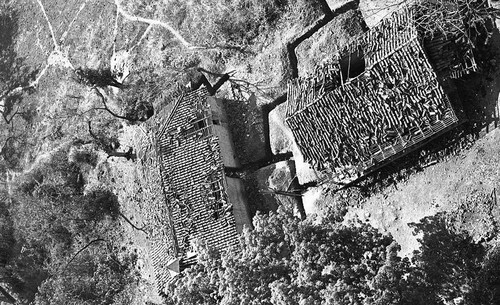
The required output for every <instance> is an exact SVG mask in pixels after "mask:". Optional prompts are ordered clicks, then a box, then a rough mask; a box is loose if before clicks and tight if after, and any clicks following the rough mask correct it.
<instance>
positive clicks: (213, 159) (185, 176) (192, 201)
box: [139, 87, 251, 294]
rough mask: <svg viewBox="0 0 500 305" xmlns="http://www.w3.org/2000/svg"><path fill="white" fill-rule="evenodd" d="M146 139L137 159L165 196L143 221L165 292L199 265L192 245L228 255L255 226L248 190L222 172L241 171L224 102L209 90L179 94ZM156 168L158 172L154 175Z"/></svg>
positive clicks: (157, 117) (159, 286)
mask: <svg viewBox="0 0 500 305" xmlns="http://www.w3.org/2000/svg"><path fill="white" fill-rule="evenodd" d="M152 120H153V121H154V123H153V126H154V127H150V128H149V130H147V131H146V134H147V136H144V137H143V139H142V142H143V144H141V147H142V149H141V151H140V153H139V158H140V160H141V161H142V162H143V167H144V168H148V169H149V172H148V173H146V176H148V177H151V184H152V185H151V186H152V187H156V190H157V192H161V193H160V194H158V195H160V196H161V197H160V198H156V199H154V200H152V201H151V202H150V203H149V206H148V209H147V211H146V213H145V214H146V215H145V218H146V220H147V227H148V229H149V233H150V234H149V252H150V257H151V261H152V268H153V272H154V275H155V279H156V285H157V289H158V291H159V293H160V294H162V293H164V292H165V288H166V286H167V284H168V283H169V282H171V281H172V280H173V279H175V277H176V276H177V275H178V274H179V273H180V272H182V271H183V270H184V269H185V268H187V267H189V266H191V265H192V264H194V263H196V256H197V253H196V252H195V248H194V247H193V243H195V242H196V241H197V240H199V241H201V242H203V243H204V244H206V245H207V246H209V247H210V248H212V249H214V250H219V251H223V250H225V249H228V248H230V247H232V246H234V245H236V244H237V242H238V239H237V236H238V232H241V231H242V229H243V226H245V225H248V226H250V224H251V221H250V216H249V213H248V209H247V205H246V200H245V195H244V187H243V184H242V182H241V180H240V179H237V178H230V177H227V176H226V175H225V172H224V168H225V166H228V167H232V168H237V167H239V163H238V160H237V159H236V158H235V154H234V150H233V145H232V141H231V137H230V133H229V130H228V129H227V118H226V115H225V112H224V109H223V106H222V103H221V100H220V99H218V98H216V97H214V96H210V95H209V92H208V91H207V89H206V88H205V87H202V88H200V89H197V90H194V91H191V92H188V93H182V94H181V95H180V96H179V97H178V98H177V99H176V100H175V101H173V102H171V103H170V104H169V105H168V106H167V107H166V108H165V109H163V110H162V111H161V112H159V113H158V114H157V115H155V116H154V117H153V118H152ZM157 170H158V171H157Z"/></svg>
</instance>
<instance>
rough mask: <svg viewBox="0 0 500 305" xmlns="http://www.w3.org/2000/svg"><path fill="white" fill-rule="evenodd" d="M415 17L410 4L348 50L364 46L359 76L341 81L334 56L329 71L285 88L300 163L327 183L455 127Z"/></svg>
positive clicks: (345, 178)
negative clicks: (327, 177) (327, 179)
mask: <svg viewBox="0 0 500 305" xmlns="http://www.w3.org/2000/svg"><path fill="white" fill-rule="evenodd" d="M413 18H414V17H413V9H412V8H411V7H407V8H405V9H403V10H401V11H399V12H397V13H396V14H394V15H393V16H392V17H391V18H389V19H387V20H384V21H382V22H381V23H380V24H379V25H378V26H377V27H376V28H374V29H372V30H371V31H369V32H367V33H366V34H365V35H363V36H362V37H360V38H359V40H358V41H357V43H358V44H354V46H353V47H351V48H350V49H349V50H348V51H346V52H359V48H358V47H359V46H361V48H362V50H363V52H364V60H365V65H366V68H365V71H364V72H362V73H361V74H360V75H359V76H357V77H354V78H351V79H349V80H347V81H345V82H344V83H343V84H341V82H340V81H339V78H340V76H339V75H340V73H341V72H340V70H341V68H340V67H339V65H336V64H335V62H336V60H338V57H337V58H334V60H333V64H331V65H330V67H328V68H327V69H324V70H326V71H329V72H323V73H320V74H316V75H314V76H312V77H310V78H308V79H296V80H293V81H291V82H290V83H289V87H288V109H287V118H286V122H287V123H288V125H289V126H290V128H291V129H292V132H293V134H294V137H295V139H296V142H297V145H298V146H299V148H300V150H301V152H302V154H303V155H304V158H305V160H306V161H309V162H310V163H312V164H313V165H314V166H315V168H316V169H318V170H320V171H322V172H324V173H327V174H329V175H330V177H331V178H333V179H337V180H342V181H344V182H345V181H351V180H352V179H355V178H357V177H359V176H360V175H363V174H366V173H367V172H370V171H372V170H374V169H376V168H378V167H379V166H381V165H382V164H383V163H385V162H388V161H390V160H392V159H393V158H395V157H396V156H397V155H400V154H401V153H404V152H407V151H409V150H411V149H414V148H415V147H416V146H417V144H419V143H423V142H425V141H426V140H428V139H430V138H432V137H435V136H437V135H438V134H441V133H443V132H444V131H446V130H449V129H450V128H452V127H453V126H455V125H456V124H457V122H458V118H457V116H456V115H455V112H454V110H453V109H452V107H451V104H450V101H449V99H448V97H447V95H446V94H445V92H444V90H443V88H442V86H441V85H440V82H439V78H438V75H437V74H436V73H435V70H434V68H433V67H432V65H431V63H430V62H429V60H428V57H427V55H426V53H425V51H424V49H423V48H422V45H421V42H420V40H419V37H418V35H417V31H416V29H415V27H414V26H412V22H410V21H411V20H413ZM337 63H338V61H337ZM320 70H321V69H320ZM332 75H333V77H332ZM332 84H333V85H332Z"/></svg>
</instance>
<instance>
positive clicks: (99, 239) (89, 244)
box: [61, 238, 106, 272]
mask: <svg viewBox="0 0 500 305" xmlns="http://www.w3.org/2000/svg"><path fill="white" fill-rule="evenodd" d="M100 241H106V240H105V239H102V238H97V239H94V240H91V241H90V242H89V243H88V244H86V245H85V247H83V248H81V249H80V250H78V252H76V253H75V255H73V257H72V258H71V259H70V260H69V261H68V262H67V263H66V265H64V268H62V270H61V272H63V271H64V270H66V268H68V266H69V264H71V263H72V262H73V261H74V260H75V258H76V257H77V256H78V254H80V253H82V252H83V251H84V250H85V249H87V248H88V247H90V246H91V245H92V244H94V243H97V242H100Z"/></svg>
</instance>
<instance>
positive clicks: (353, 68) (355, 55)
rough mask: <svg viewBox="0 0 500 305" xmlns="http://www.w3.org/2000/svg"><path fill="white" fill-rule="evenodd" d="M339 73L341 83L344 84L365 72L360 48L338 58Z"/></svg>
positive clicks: (363, 58)
mask: <svg viewBox="0 0 500 305" xmlns="http://www.w3.org/2000/svg"><path fill="white" fill-rule="evenodd" d="M339 63H340V71H341V73H342V81H343V82H344V83H345V82H346V81H347V80H348V79H350V78H355V77H356V76H358V75H360V74H361V73H363V72H365V69H366V63H365V56H364V54H363V50H362V49H361V47H358V49H357V50H356V51H354V52H351V53H348V54H346V55H344V56H342V57H341V58H340V62H339Z"/></svg>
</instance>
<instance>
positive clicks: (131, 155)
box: [106, 147, 137, 161]
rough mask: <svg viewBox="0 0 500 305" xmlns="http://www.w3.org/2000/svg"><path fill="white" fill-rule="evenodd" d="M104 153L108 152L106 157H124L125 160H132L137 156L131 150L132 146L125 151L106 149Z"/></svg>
mask: <svg viewBox="0 0 500 305" xmlns="http://www.w3.org/2000/svg"><path fill="white" fill-rule="evenodd" d="M106 153H107V154H108V158H111V157H118V158H125V159H127V160H132V161H134V160H135V159H136V158H137V155H136V154H134V153H133V152H132V147H130V148H129V150H128V151H127V152H120V151H107V152H106Z"/></svg>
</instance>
